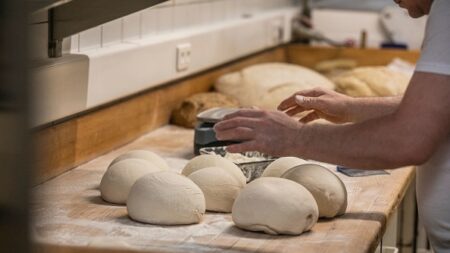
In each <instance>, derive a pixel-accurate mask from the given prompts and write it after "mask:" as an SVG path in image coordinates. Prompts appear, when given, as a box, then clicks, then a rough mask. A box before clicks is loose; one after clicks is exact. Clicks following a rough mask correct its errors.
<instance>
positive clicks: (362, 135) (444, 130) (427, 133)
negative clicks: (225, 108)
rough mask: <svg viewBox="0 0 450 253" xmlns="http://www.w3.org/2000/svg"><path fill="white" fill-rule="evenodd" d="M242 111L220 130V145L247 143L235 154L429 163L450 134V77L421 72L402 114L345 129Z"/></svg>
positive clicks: (358, 163) (388, 164) (356, 163)
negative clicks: (257, 153) (225, 141)
mask: <svg viewBox="0 0 450 253" xmlns="http://www.w3.org/2000/svg"><path fill="white" fill-rule="evenodd" d="M242 114H249V112H243V113H240V112H237V113H234V114H232V115H229V116H228V117H226V119H225V120H224V121H222V122H219V123H217V124H216V126H215V130H216V136H217V138H218V139H219V140H233V139H234V140H244V142H242V143H240V144H234V145H230V146H228V150H229V151H230V152H243V151H251V150H257V151H261V152H267V153H268V154H272V155H279V156H298V157H302V158H306V159H313V160H317V161H323V162H328V163H333V164H339V165H344V166H348V167H353V168H364V169H379V168H384V169H386V168H397V167H400V166H405V165H417V164H422V163H424V162H425V161H427V160H428V159H429V158H430V157H431V155H432V154H433V152H434V151H435V150H436V148H437V147H438V146H439V145H440V144H441V143H442V142H443V141H444V140H445V139H446V138H447V137H448V136H449V133H450V76H449V75H440V74H432V73H422V72H416V73H415V74H414V76H413V78H412V80H411V83H410V85H409V88H408V90H407V91H406V94H405V96H404V98H403V100H402V102H401V104H400V106H399V107H398V109H397V110H396V111H395V112H393V113H391V114H388V115H385V116H381V117H378V118H373V119H370V120H366V121H363V122H360V123H354V124H346V125H304V124H301V123H298V122H295V123H296V124H294V122H292V119H290V118H289V117H288V116H285V117H284V116H282V115H281V114H280V113H279V112H264V113H263V114H261V113H260V112H258V114H259V115H251V116H245V115H242Z"/></svg>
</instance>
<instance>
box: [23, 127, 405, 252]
mask: <svg viewBox="0 0 450 253" xmlns="http://www.w3.org/2000/svg"><path fill="white" fill-rule="evenodd" d="M192 142H193V131H192V130H188V129H183V128H179V127H175V126H165V127H162V128H160V129H158V130H156V131H153V132H150V133H148V134H146V135H144V136H142V137H141V138H139V139H137V140H135V141H133V142H132V143H129V144H128V145H126V146H124V147H122V148H120V149H117V150H114V151H112V152H110V153H107V154H105V155H103V156H100V157H97V158H96V159H94V160H92V161H90V162H88V163H86V164H83V165H81V166H78V167H77V168H75V169H73V170H71V171H69V172H66V173H64V174H62V175H60V176H58V177H57V178H54V179H52V180H50V181H47V182H45V183H43V184H41V185H38V186H37V187H35V189H34V190H33V195H34V198H33V203H32V207H31V208H32V209H31V213H32V215H33V220H34V224H33V230H32V231H33V238H34V241H35V242H37V243H38V244H41V245H49V244H50V245H52V244H53V245H55V244H58V245H59V246H58V247H59V248H60V249H61V247H62V248H64V247H65V246H67V247H68V248H69V247H70V246H81V247H87V245H111V247H112V248H122V249H124V250H125V249H127V250H129V251H130V252H133V251H139V252H142V251H144V252H222V251H226V252H302V253H307V252H321V253H325V252H345V253H350V252H354V253H357V252H372V251H373V250H374V249H375V247H376V246H377V244H378V243H379V239H380V238H381V237H382V234H383V233H384V230H385V225H386V220H387V218H388V217H389V215H390V214H391V213H392V212H393V211H394V209H395V208H396V207H397V205H398V204H399V202H400V201H401V199H402V198H403V195H404V192H405V191H406V189H407V186H408V185H409V183H410V182H411V180H412V178H413V175H414V168H413V167H408V168H402V169H397V170H393V171H390V175H377V176H370V177H359V178H351V177H347V176H345V175H342V174H340V173H338V174H337V175H338V176H339V177H340V178H341V179H342V180H343V182H344V183H345V185H346V187H347V190H348V198H349V201H348V208H347V212H346V214H345V215H343V216H340V217H338V218H335V219H330V220H320V221H319V222H318V223H317V224H316V225H315V226H314V227H313V229H312V230H311V231H310V232H308V233H304V234H302V235H300V236H272V235H266V234H262V233H253V232H247V231H243V230H240V229H238V228H236V227H235V226H234V225H233V222H232V221H231V216H230V214H218V213H207V214H206V216H205V219H204V221H203V222H202V223H201V224H198V225H191V226H163V227H161V226H153V225H147V224H141V223H137V222H134V221H131V220H130V219H129V218H128V216H127V212H126V207H125V206H117V205H110V204H108V203H106V202H104V201H102V199H101V198H100V192H99V190H98V185H99V183H100V179H101V177H102V175H103V173H104V171H105V170H106V168H107V166H108V164H109V163H110V161H112V160H113V159H114V158H115V157H116V156H118V155H119V154H121V153H123V152H126V151H128V150H132V149H149V150H152V151H154V152H156V153H158V154H160V155H161V156H163V157H164V158H165V159H166V160H167V162H168V163H169V165H170V166H171V167H172V168H173V169H175V170H177V171H180V170H181V169H182V168H183V166H184V165H185V164H186V163H187V161H188V160H189V159H190V158H192V157H193V154H192ZM331 168H332V167H330V169H331ZM333 171H334V170H333ZM61 245H62V246H61ZM42 247H43V248H41V251H42V252H50V251H45V249H44V248H45V247H44V246H42ZM90 247H92V246H90ZM129 251H127V252H129ZM58 252H69V251H64V250H63V251H58ZM70 252H72V251H70ZM77 252H83V251H82V250H79V251H77ZM85 252H88V251H87V250H86V251H85Z"/></svg>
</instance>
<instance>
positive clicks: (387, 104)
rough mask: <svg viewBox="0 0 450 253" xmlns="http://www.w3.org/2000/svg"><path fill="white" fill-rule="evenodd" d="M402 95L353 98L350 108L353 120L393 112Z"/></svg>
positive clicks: (359, 120) (362, 119) (350, 117)
mask: <svg viewBox="0 0 450 253" xmlns="http://www.w3.org/2000/svg"><path fill="white" fill-rule="evenodd" d="M401 99H402V97H401V96H397V97H364V98H353V99H352V102H351V104H350V106H349V109H348V116H349V120H350V121H351V122H361V121H364V120H368V119H373V118H377V117H381V116H384V115H388V114H391V113H393V112H394V111H395V110H396V109H397V107H398V105H399V104H400V102H401Z"/></svg>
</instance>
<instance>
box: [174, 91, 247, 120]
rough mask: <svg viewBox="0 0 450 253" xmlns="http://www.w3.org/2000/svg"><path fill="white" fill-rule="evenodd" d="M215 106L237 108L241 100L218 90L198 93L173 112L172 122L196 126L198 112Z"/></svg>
mask: <svg viewBox="0 0 450 253" xmlns="http://www.w3.org/2000/svg"><path fill="white" fill-rule="evenodd" d="M213 107H226V108H236V107H239V102H238V101H237V100H236V99H234V98H233V97H231V96H228V95H224V94H221V93H218V92H205V93H198V94H195V95H192V96H190V97H188V98H186V99H184V100H183V101H182V102H181V103H180V105H179V106H178V107H177V108H176V109H175V110H174V111H173V112H172V123H173V124H176V125H179V126H183V127H188V128H194V127H195V124H197V118H196V117H197V114H198V113H200V112H203V111H206V110H208V109H211V108H213Z"/></svg>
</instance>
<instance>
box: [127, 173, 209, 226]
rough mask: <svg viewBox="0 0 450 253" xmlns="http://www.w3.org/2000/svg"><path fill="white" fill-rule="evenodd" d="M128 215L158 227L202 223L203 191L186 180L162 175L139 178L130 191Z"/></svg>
mask: <svg viewBox="0 0 450 253" xmlns="http://www.w3.org/2000/svg"><path fill="white" fill-rule="evenodd" d="M127 210H128V215H129V216H130V217H131V218H132V219H133V220H136V221H139V222H144V223H150V224H156V225H185V224H193V223H199V222H200V221H201V220H202V217H203V214H204V213H205V196H204V195H203V192H202V190H200V188H199V187H198V186H197V185H196V184H194V182H192V181H191V180H189V179H188V178H187V177H185V176H182V175H179V174H177V173H175V172H171V171H160V172H156V173H151V174H148V175H146V176H144V177H142V178H140V179H139V180H138V181H137V182H136V183H135V184H134V185H133V187H132V188H131V191H130V196H129V197H128V201H127Z"/></svg>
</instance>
